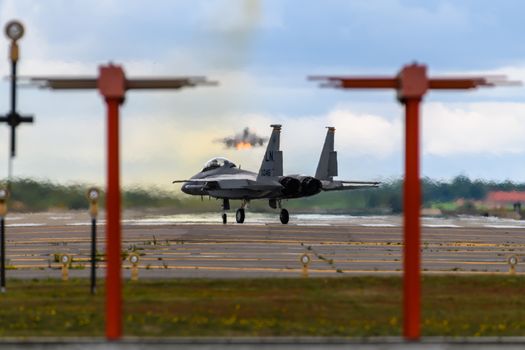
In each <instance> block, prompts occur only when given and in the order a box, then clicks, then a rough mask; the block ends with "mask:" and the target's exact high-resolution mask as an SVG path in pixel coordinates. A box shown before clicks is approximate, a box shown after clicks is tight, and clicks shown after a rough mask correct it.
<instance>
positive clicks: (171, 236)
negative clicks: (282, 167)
mask: <svg viewBox="0 0 525 350" xmlns="http://www.w3.org/2000/svg"><path fill="white" fill-rule="evenodd" d="M436 226H438V227H423V235H422V258H423V264H422V268H423V273H427V274H441V273H447V274H486V273H508V271H509V266H508V263H507V259H508V257H509V256H511V255H516V256H518V258H521V257H524V258H525V229H524V228H520V227H512V226H510V227H505V226H502V227H476V226H468V227H456V226H454V225H452V226H447V225H442V226H440V225H436ZM6 230H7V232H6V237H7V243H6V252H7V254H6V257H7V262H8V264H7V265H8V271H7V277H8V278H10V277H13V278H49V277H57V278H59V277H60V276H61V270H60V269H61V266H62V265H61V264H60V263H59V262H58V261H56V258H55V257H56V256H57V255H60V254H70V255H71V256H72V257H73V264H72V266H71V269H70V270H69V275H70V276H71V277H87V276H89V266H90V262H89V256H90V226H89V225H71V224H56V225H53V224H46V225H43V226H31V225H29V226H27V225H26V226H24V225H21V226H17V225H14V226H9V225H8V226H7V229H6ZM97 231H98V237H99V239H98V242H97V250H98V251H99V253H103V252H104V240H105V233H104V225H99V226H98V228H97ZM122 250H123V252H126V254H127V253H130V252H133V251H135V252H137V253H139V254H140V261H139V276H140V277H143V278H172V277H211V278H237V277H290V276H298V277H299V276H302V275H303V273H304V270H303V265H302V264H301V262H300V258H301V256H302V255H303V254H308V256H309V257H310V258H311V263H310V264H309V266H308V271H307V272H308V275H309V276H334V277H336V276H344V275H359V274H367V275H374V274H400V273H401V265H402V227H400V226H397V225H384V226H380V225H374V226H367V225H366V224H361V225H354V224H344V223H340V222H338V223H337V224H326V223H323V224H319V225H316V224H309V225H307V226H304V225H300V224H299V225H297V224H290V225H281V224H274V223H260V224H227V225H222V224H163V225H158V224H151V225H149V224H147V223H143V224H140V225H137V224H124V225H123V242H122ZM102 260H103V257H102ZM104 267H105V262H104V261H100V262H98V270H97V274H98V276H100V277H102V276H103V274H104ZM123 267H124V269H125V270H124V275H125V276H126V277H129V275H130V267H131V264H130V263H129V261H127V260H125V261H124V262H123ZM516 271H517V273H518V274H521V273H523V272H525V264H518V265H517V269H516Z"/></svg>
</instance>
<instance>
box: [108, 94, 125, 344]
mask: <svg viewBox="0 0 525 350" xmlns="http://www.w3.org/2000/svg"><path fill="white" fill-rule="evenodd" d="M121 102H122V99H121V98H106V104H107V108H108V124H107V128H108V129H107V133H108V134H107V136H108V139H107V142H108V146H107V147H108V155H107V157H108V158H107V176H108V177H107V190H106V247H107V248H106V256H107V271H106V337H107V339H108V340H118V339H120V337H121V336H122V294H121V290H122V278H121V258H120V174H119V164H120V160H119V105H120V103H121Z"/></svg>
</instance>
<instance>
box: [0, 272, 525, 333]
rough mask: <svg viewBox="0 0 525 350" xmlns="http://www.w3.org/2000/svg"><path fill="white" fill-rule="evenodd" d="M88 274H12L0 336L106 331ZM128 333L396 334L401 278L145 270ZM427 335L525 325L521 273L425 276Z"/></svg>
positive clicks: (129, 297) (130, 291)
mask: <svg viewBox="0 0 525 350" xmlns="http://www.w3.org/2000/svg"><path fill="white" fill-rule="evenodd" d="M88 283H89V282H88V281H87V280H71V281H69V282H62V281H59V280H33V281H13V280H10V281H9V284H8V293H7V294H5V295H0V336H22V337H24V336H102V335H103V334H104V323H103V322H104V318H103V313H104V298H103V295H102V294H103V290H100V293H99V294H98V295H96V296H94V297H93V296H91V295H90V294H89V284H88ZM124 294H125V300H126V301H125V305H124V310H125V314H124V323H125V324H124V333H125V335H128V336H376V335H391V336H392V335H393V336H395V335H400V333H401V325H402V317H401V279H400V278H399V277H347V278H327V279H324V278H311V279H253V280H250V279H242V280H205V279H180V280H141V281H138V282H135V283H132V282H126V283H125V290H124ZM423 297H424V298H423V315H422V325H423V328H422V330H423V334H424V335H447V336H475V335H480V336H489V335H491V336H495V335H496V336H500V335H521V336H523V335H525V278H524V277H514V276H458V277H456V276H426V277H424V280H423Z"/></svg>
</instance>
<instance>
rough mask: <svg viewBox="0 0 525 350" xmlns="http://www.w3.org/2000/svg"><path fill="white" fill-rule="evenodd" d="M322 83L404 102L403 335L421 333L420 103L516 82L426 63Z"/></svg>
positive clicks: (412, 336) (409, 336)
mask: <svg viewBox="0 0 525 350" xmlns="http://www.w3.org/2000/svg"><path fill="white" fill-rule="evenodd" d="M311 79H312V80H321V81H322V83H321V87H334V88H342V89H395V90H397V95H398V100H399V102H401V103H402V104H404V105H405V181H404V185H403V242H404V246H403V335H404V337H405V339H407V340H418V339H419V337H420V336H421V329H420V317H421V276H420V274H421V252H420V249H421V225H420V208H421V183H420V166H419V157H420V155H419V105H420V102H421V101H422V100H423V97H424V96H425V94H426V92H427V90H428V89H449V90H450V89H452V90H455V89H461V90H465V89H474V88H477V87H480V86H495V85H515V84H514V83H513V82H508V81H507V80H506V79H505V77H501V76H500V77H492V79H491V78H490V77H461V78H460V77H456V78H431V79H429V78H428V77H427V72H426V66H424V65H418V64H412V65H408V66H405V67H403V69H402V70H401V71H400V72H399V74H398V75H397V76H396V77H360V76H355V77H312V78H311Z"/></svg>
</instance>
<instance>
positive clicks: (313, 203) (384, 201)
mask: <svg viewBox="0 0 525 350" xmlns="http://www.w3.org/2000/svg"><path fill="white" fill-rule="evenodd" d="M4 185H5V184H4ZM10 187H11V192H12V195H11V198H10V199H9V207H10V210H14V211H21V212H34V211H46V210H57V209H58V210H81V209H87V207H88V201H87V199H86V191H87V189H88V187H90V186H88V185H86V184H69V185H64V184H57V183H53V182H50V181H42V180H35V179H16V180H15V181H13V182H12V183H11V184H10ZM490 191H525V183H515V182H512V181H503V182H495V181H484V180H471V179H470V178H469V177H467V176H464V175H459V176H456V177H455V178H453V179H452V180H451V181H441V180H433V179H430V178H423V179H422V192H423V199H422V200H423V204H424V206H425V207H431V206H432V205H434V204H436V203H447V202H452V201H455V200H457V199H458V198H464V199H466V200H471V201H476V200H483V199H484V198H485V197H486V196H487V193H488V192H490ZM402 192H403V181H402V180H401V179H394V180H390V181H386V182H384V183H382V184H381V186H380V187H379V188H372V189H361V190H355V191H341V192H326V193H321V194H320V195H317V196H312V197H308V198H303V199H294V200H290V201H287V202H286V207H287V208H290V209H292V210H295V211H304V212H336V213H337V212H341V213H342V212H351V213H361V212H362V213H399V212H401V211H402V200H403V197H402ZM100 202H101V203H100V204H101V207H104V194H103V193H102V196H101V201H100ZM122 203H123V206H124V207H125V208H169V209H170V210H173V212H196V211H198V212H203V211H216V210H217V208H219V207H220V202H219V201H216V200H214V199H211V200H208V198H204V200H203V201H201V199H200V198H198V197H190V196H187V195H184V194H182V193H181V192H180V191H179V190H178V187H177V188H174V189H173V190H172V191H167V190H164V189H159V188H155V187H148V188H144V187H129V188H124V190H123V191H122ZM232 207H234V206H233V205H232ZM251 208H252V209H253V210H255V211H270V210H271V209H269V208H268V204H267V203H266V201H253V202H252V204H251Z"/></svg>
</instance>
